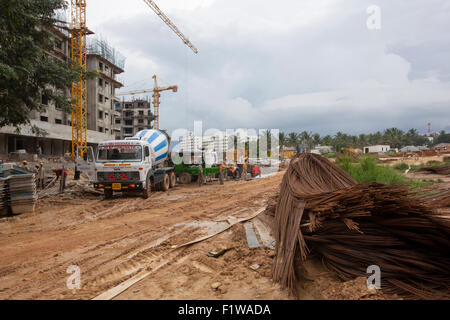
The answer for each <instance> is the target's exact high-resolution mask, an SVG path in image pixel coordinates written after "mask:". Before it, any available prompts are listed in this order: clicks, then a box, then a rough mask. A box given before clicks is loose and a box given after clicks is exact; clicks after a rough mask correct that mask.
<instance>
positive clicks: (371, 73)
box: [88, 0, 450, 135]
mask: <svg viewBox="0 0 450 320" xmlns="http://www.w3.org/2000/svg"><path fill="white" fill-rule="evenodd" d="M155 2H156V3H157V4H158V5H159V7H160V8H161V9H162V10H163V11H164V12H165V13H166V14H167V15H168V16H169V17H170V18H171V19H172V21H173V22H174V23H175V24H176V25H177V26H178V27H179V29H180V30H181V31H182V32H183V33H184V34H185V35H186V36H188V37H189V39H190V40H191V41H192V43H193V44H194V45H195V46H196V47H197V48H198V49H199V53H198V55H195V54H194V53H193V52H192V51H191V50H190V49H189V48H188V47H187V46H185V45H184V44H183V43H182V41H181V40H180V39H179V38H178V37H177V36H176V35H175V34H174V33H173V32H172V31H171V30H170V29H169V28H168V27H167V26H166V25H165V24H164V23H163V22H162V21H161V20H160V19H159V18H158V17H157V16H156V15H155V14H154V13H153V11H152V10H151V9H150V8H149V7H147V5H146V4H145V3H144V1H143V0H128V1H123V0H90V1H88V25H89V28H90V29H92V30H93V31H94V32H96V33H97V35H100V36H102V37H103V38H105V39H107V40H108V41H109V42H110V44H112V45H113V46H114V47H115V48H116V49H117V50H119V51H120V52H121V53H123V54H124V55H125V56H126V57H127V60H126V64H125V73H124V74H123V75H122V76H121V79H122V80H123V82H124V84H125V88H124V89H123V90H134V89H147V88H152V87H153V84H152V79H151V77H152V75H153V74H157V75H158V77H159V78H160V79H161V85H172V84H177V85H178V86H179V92H178V93H172V92H166V93H163V96H162V104H161V120H160V122H161V128H165V129H169V130H173V129H175V128H192V127H193V124H194V120H203V123H204V128H205V129H206V128H218V129H227V128H228V129H233V128H240V127H245V128H256V129H259V128H269V129H271V128H278V129H280V130H282V131H286V132H290V131H303V130H307V131H313V132H319V133H320V134H322V135H323V134H334V133H336V132H337V131H343V132H347V133H352V134H357V133H362V132H375V131H377V130H383V129H386V128H389V127H398V128H401V129H409V128H412V127H414V128H417V129H419V131H420V132H422V133H425V132H426V127H427V123H428V122H431V123H432V129H433V130H434V131H438V130H443V129H444V130H447V131H450V1H448V0H373V1H365V0H282V1H266V0H226V1H225V0H156V1H155ZM371 5H376V6H378V7H379V8H380V10H381V23H380V25H381V29H379V30H378V29H369V28H368V26H367V20H368V19H369V18H370V17H372V14H368V12H367V8H368V7H369V6H371ZM371 21H372V20H371ZM372 26H373V24H372Z"/></svg>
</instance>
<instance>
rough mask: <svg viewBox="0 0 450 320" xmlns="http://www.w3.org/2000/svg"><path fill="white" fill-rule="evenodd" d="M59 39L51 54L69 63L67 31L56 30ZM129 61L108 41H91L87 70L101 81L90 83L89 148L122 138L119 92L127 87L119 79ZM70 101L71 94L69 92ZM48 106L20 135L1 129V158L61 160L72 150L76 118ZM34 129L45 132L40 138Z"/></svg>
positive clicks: (68, 36)
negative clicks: (22, 155)
mask: <svg viewBox="0 0 450 320" xmlns="http://www.w3.org/2000/svg"><path fill="white" fill-rule="evenodd" d="M51 31H52V32H53V34H54V36H55V37H56V38H57V40H58V41H57V43H58V45H57V46H55V48H54V50H53V52H51V53H50V54H51V55H53V56H55V57H56V58H59V59H63V60H64V61H67V62H68V61H69V59H70V58H71V57H70V55H71V41H70V35H69V32H67V28H63V27H56V26H55V27H54V28H52V30H51ZM124 65H125V58H124V57H123V56H122V55H121V54H120V53H119V52H117V51H116V50H115V49H114V48H113V47H111V46H110V45H109V44H108V43H107V42H106V41H105V40H99V39H95V38H94V39H90V41H88V45H87V70H88V71H97V72H98V73H99V74H100V75H99V77H96V78H93V79H89V80H88V81H87V118H88V121H87V139H88V144H89V145H96V144H98V143H99V142H101V141H105V140H108V139H114V138H115V137H116V136H118V135H120V129H121V128H120V125H117V124H116V120H115V119H116V117H119V116H120V114H119V113H118V112H117V111H116V104H119V103H120V101H119V99H118V98H117V97H115V92H116V89H118V88H121V87H122V86H123V85H122V83H121V82H120V81H119V80H118V78H117V76H118V75H119V74H121V73H123V72H124ZM67 96H68V97H70V91H69V90H67ZM42 104H44V105H47V109H46V111H45V112H43V113H39V112H37V111H33V112H32V113H31V115H30V118H31V126H29V127H23V128H21V131H20V133H18V132H17V130H16V128H15V127H3V128H1V129H0V155H3V156H5V155H7V154H10V153H14V152H17V151H18V150H25V151H26V152H27V153H39V152H42V154H43V155H45V156H60V155H63V154H64V153H67V152H70V151H71V149H72V114H71V113H70V112H67V111H65V110H63V109H58V108H56V107H55V105H54V104H53V103H51V102H49V101H45V100H44V99H43V100H42ZM32 126H35V127H38V128H40V129H42V130H44V131H45V133H44V134H42V133H41V134H38V133H36V132H34V130H32Z"/></svg>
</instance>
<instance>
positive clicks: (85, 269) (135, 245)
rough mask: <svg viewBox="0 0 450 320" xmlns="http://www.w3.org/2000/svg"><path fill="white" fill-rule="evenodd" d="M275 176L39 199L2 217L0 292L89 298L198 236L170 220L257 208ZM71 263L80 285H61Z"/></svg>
mask: <svg viewBox="0 0 450 320" xmlns="http://www.w3.org/2000/svg"><path fill="white" fill-rule="evenodd" d="M280 180H281V176H280V175H278V176H274V177H270V178H268V179H262V180H256V181H251V182H229V183H226V185H225V186H219V185H209V186H204V187H202V188H201V189H200V188H198V187H196V186H193V185H189V186H182V187H177V188H175V189H173V190H171V191H170V192H168V193H155V194H153V195H152V197H151V198H150V199H147V200H142V199H140V198H132V197H125V198H115V199H113V200H112V201H111V202H108V201H103V200H101V199H99V198H93V199H91V198H89V199H80V200H79V201H78V204H75V203H74V202H73V201H65V200H64V199H63V200H61V201H60V202H58V201H55V200H52V201H48V202H47V203H46V202H45V200H44V201H43V202H42V203H40V204H39V207H38V212H37V214H36V216H28V217H26V216H24V217H21V218H20V219H17V220H14V219H9V220H7V221H2V222H0V256H1V257H2V260H1V261H0V298H2V299H23V298H25V299H29V298H33V299H42V298H50V299H61V298H81V299H87V298H92V297H93V296H95V295H96V294H99V293H101V292H103V291H105V290H106V289H108V288H110V287H112V286H114V285H116V284H118V283H120V282H122V281H124V280H126V279H127V278H130V277H132V276H133V275H135V274H137V273H139V272H141V271H142V270H149V269H151V268H152V267H154V266H155V264H158V263H161V259H162V257H163V256H164V255H165V254H166V253H167V252H169V251H170V246H171V245H172V244H174V243H175V244H177V243H182V242H183V240H186V239H189V237H190V236H195V231H196V230H195V228H189V227H188V228H185V229H183V227H182V226H178V227H176V228H175V229H174V228H173V226H175V225H177V224H183V223H187V222H193V221H199V220H209V221H216V220H220V218H221V217H222V218H226V217H227V216H228V215H230V214H233V213H234V214H236V213H239V212H242V210H246V209H247V210H252V209H256V208H259V207H261V203H262V202H263V201H264V200H265V199H266V197H267V195H268V194H273V193H274V192H275V191H276V189H277V188H278V186H279V182H280ZM39 215H41V217H39ZM54 217H57V219H55V218H54ZM37 220H40V222H41V223H38V222H36V221H37ZM52 222H53V223H52ZM76 222H77V223H76ZM161 239H162V240H161ZM164 241H165V242H164ZM161 243H162V244H161ZM154 244H156V245H158V244H159V246H156V245H154ZM178 254H180V255H181V256H182V255H183V254H182V252H181V253H177V255H175V257H178ZM69 265H78V266H79V267H80V268H81V272H82V282H83V284H86V286H84V285H83V289H82V290H80V291H78V292H71V291H69V290H67V288H66V283H65V282H66V279H67V277H68V276H69V275H68V274H67V273H66V269H67V267H68V266H69Z"/></svg>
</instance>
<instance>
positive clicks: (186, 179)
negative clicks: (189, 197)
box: [180, 172, 192, 184]
mask: <svg viewBox="0 0 450 320" xmlns="http://www.w3.org/2000/svg"><path fill="white" fill-rule="evenodd" d="M180 182H181V183H182V184H189V183H191V182H192V176H191V175H190V174H189V173H187V172H183V173H182V174H181V176H180Z"/></svg>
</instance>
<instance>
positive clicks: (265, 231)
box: [253, 218, 275, 250]
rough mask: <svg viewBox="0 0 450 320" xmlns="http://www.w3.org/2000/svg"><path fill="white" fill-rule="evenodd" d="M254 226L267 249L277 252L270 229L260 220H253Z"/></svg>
mask: <svg viewBox="0 0 450 320" xmlns="http://www.w3.org/2000/svg"><path fill="white" fill-rule="evenodd" d="M253 225H254V226H255V228H256V231H257V232H258V234H259V238H260V239H261V241H262V243H263V245H264V246H265V247H266V248H269V249H271V250H275V239H274V238H273V237H272V235H271V234H270V228H269V227H268V226H267V225H266V224H265V223H264V222H262V221H261V219H259V218H255V219H253Z"/></svg>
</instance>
